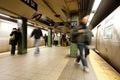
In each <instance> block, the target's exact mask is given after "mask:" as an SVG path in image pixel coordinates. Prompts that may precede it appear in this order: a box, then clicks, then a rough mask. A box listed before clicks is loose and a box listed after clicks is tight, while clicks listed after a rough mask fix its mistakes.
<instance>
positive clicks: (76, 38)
mask: <svg viewBox="0 0 120 80" xmlns="http://www.w3.org/2000/svg"><path fill="white" fill-rule="evenodd" d="M91 39H92V32H91V31H90V30H89V29H85V32H82V33H78V32H77V30H73V31H72V33H71V36H70V41H71V42H72V43H85V44H86V45H90V44H91Z"/></svg>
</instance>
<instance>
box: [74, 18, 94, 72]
mask: <svg viewBox="0 0 120 80" xmlns="http://www.w3.org/2000/svg"><path fill="white" fill-rule="evenodd" d="M76 34H78V35H77V47H78V50H79V55H78V56H77V58H76V62H77V63H79V62H80V60H81V62H82V64H83V70H84V71H86V72H89V68H88V64H87V60H86V57H87V55H88V54H89V49H88V47H87V45H89V44H90V42H91V40H90V39H91V37H92V33H91V32H90V30H88V28H87V26H86V22H85V20H84V18H83V19H82V20H81V22H80V24H79V26H78V29H77V31H76ZM89 38H90V39H89Z"/></svg>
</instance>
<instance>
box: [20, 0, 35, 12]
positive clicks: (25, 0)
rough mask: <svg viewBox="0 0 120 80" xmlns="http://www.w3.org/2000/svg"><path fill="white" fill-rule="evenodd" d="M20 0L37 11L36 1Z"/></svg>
mask: <svg viewBox="0 0 120 80" xmlns="http://www.w3.org/2000/svg"><path fill="white" fill-rule="evenodd" d="M21 1H22V2H24V3H25V4H27V5H28V6H30V7H31V8H33V9H34V10H36V11H37V3H36V2H34V1H33V0H21Z"/></svg>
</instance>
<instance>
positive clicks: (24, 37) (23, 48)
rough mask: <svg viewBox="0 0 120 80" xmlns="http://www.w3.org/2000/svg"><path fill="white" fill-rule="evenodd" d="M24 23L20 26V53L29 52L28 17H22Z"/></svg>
mask: <svg viewBox="0 0 120 80" xmlns="http://www.w3.org/2000/svg"><path fill="white" fill-rule="evenodd" d="M21 20H22V24H21V27H20V32H21V38H20V40H19V41H18V54H25V53H27V19H26V18H21Z"/></svg>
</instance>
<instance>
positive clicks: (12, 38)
mask: <svg viewBox="0 0 120 80" xmlns="http://www.w3.org/2000/svg"><path fill="white" fill-rule="evenodd" d="M18 40H19V33H18V30H17V29H16V28H13V30H12V32H11V33H10V40H9V44H10V45H11V55H15V50H16V45H17V42H18Z"/></svg>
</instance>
